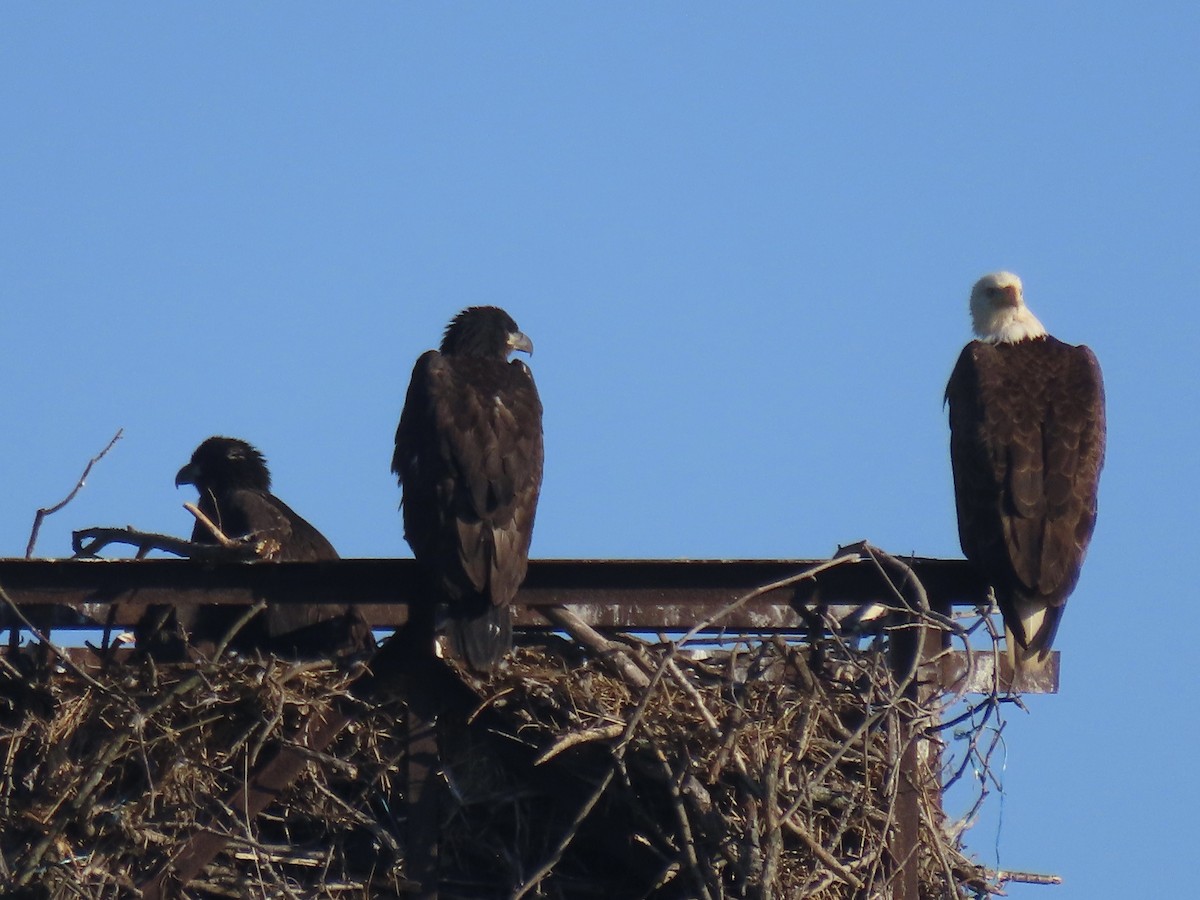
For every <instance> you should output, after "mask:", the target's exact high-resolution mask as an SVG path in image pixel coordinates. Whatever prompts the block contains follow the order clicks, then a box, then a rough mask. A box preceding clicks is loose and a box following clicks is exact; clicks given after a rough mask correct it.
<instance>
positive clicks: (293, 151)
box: [0, 3, 1200, 898]
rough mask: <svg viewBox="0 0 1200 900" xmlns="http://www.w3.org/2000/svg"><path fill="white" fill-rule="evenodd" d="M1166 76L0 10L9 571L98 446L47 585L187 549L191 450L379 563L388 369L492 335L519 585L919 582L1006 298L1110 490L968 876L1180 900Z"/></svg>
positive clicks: (260, 10)
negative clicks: (508, 349) (680, 575)
mask: <svg viewBox="0 0 1200 900" xmlns="http://www.w3.org/2000/svg"><path fill="white" fill-rule="evenodd" d="M1197 38H1200V11H1198V9H1197V8H1196V7H1195V6H1194V5H1188V4H1182V3H1174V4H1172V3H1163V4H1155V5H1154V6H1153V7H1151V8H1141V9H1138V10H1136V11H1135V10H1134V9H1133V8H1132V7H1128V5H1126V4H1117V3H1095V4H1087V5H1082V4H1065V3H1062V4H1032V3H1014V4H1004V5H1002V6H1001V5H995V4H992V5H987V6H985V5H982V4H971V5H961V6H951V5H948V4H937V5H935V4H905V5H903V7H901V6H899V5H886V6H885V5H882V4H877V5H874V6H872V5H867V4H839V5H837V6H834V7H832V8H830V9H827V10H824V11H815V10H811V9H807V8H804V7H802V6H801V5H799V4H794V5H793V4H759V5H756V6H746V5H740V4H739V5H733V4H729V5H716V4H707V3H653V4H637V5H634V4H607V5H600V4H563V3H559V4H550V3H526V4H520V5H516V4H513V5H509V4H505V5H501V4H495V5H484V4H420V5H417V4H401V3H391V4H379V3H361V4H353V5H348V4H341V5H334V4H287V5H283V4H264V3H258V4H238V5H236V6H234V5H232V4H141V3H128V4H122V5H116V6H114V5H91V6H81V5H55V6H49V5H43V4H32V3H11V4H5V5H4V7H3V8H2V9H0V109H2V110H3V113H2V114H0V115H2V117H3V118H2V121H3V123H4V128H3V131H4V138H3V140H2V141H0V195H2V196H3V202H2V203H0V298H2V304H3V306H2V309H3V320H2V321H3V327H2V328H0V342H2V343H0V371H2V372H3V378H4V383H5V384H6V385H7V390H6V391H5V392H4V395H3V399H2V400H0V409H2V410H3V417H4V421H5V422H6V423H8V425H7V428H6V438H7V439H6V440H4V441H3V442H0V471H3V472H4V473H6V475H5V484H6V488H5V500H4V503H3V504H2V508H0V553H4V554H7V555H13V556H17V555H20V554H21V553H22V552H23V551H24V546H25V541H26V539H27V538H28V534H29V528H30V524H31V522H32V518H33V513H34V510H36V508H37V507H39V506H43V505H47V504H49V503H52V502H55V501H57V500H58V499H60V498H61V497H62V495H63V494H64V493H65V492H66V491H67V490H69V488H70V487H71V485H73V484H74V481H75V479H76V477H77V476H78V474H79V471H80V470H81V468H82V466H83V464H84V463H85V462H86V460H87V458H88V457H89V456H91V455H92V454H93V453H95V452H96V451H98V450H99V449H100V448H101V447H103V446H104V444H105V443H106V442H107V441H108V439H109V437H110V436H111V435H112V433H113V432H114V431H116V429H117V428H118V427H123V428H124V429H125V439H124V440H123V441H122V442H121V443H120V444H119V445H118V447H117V448H116V449H115V450H114V451H113V453H112V454H111V455H110V456H109V457H108V458H107V459H105V460H104V461H103V463H102V464H101V466H100V467H99V468H98V470H97V471H96V472H95V473H94V475H93V477H92V479H91V481H90V483H89V484H88V486H87V489H86V490H85V491H84V493H83V494H82V495H81V496H80V497H79V498H78V500H77V501H76V502H75V503H73V504H72V505H71V506H70V507H68V508H67V510H65V511H64V512H62V513H60V514H59V515H58V516H56V517H54V518H52V519H50V520H49V521H48V522H47V524H46V526H45V528H44V530H43V536H42V539H41V543H40V545H39V551H40V552H41V553H43V554H47V555H65V554H67V553H68V552H69V540H70V531H71V530H72V529H73V528H79V527H84V526H87V525H94V524H134V525H136V526H138V527H141V528H146V529H151V530H162V531H170V532H175V533H186V532H187V531H188V530H189V529H190V527H191V523H190V519H189V517H188V516H187V515H186V513H184V512H183V510H182V509H181V508H180V504H181V503H182V502H183V501H184V500H190V499H191V495H189V494H187V493H185V492H183V491H176V490H175V489H174V488H173V486H172V481H173V476H174V473H175V471H176V470H177V469H178V468H179V466H180V465H182V463H183V462H185V461H186V460H187V458H188V456H189V454H190V453H191V451H192V449H193V448H194V447H195V445H196V444H197V443H199V441H200V440H202V439H203V438H205V437H207V436H208V435H210V434H215V433H223V434H232V435H236V436H239V437H244V438H246V439H248V440H250V441H252V442H253V443H255V444H256V445H258V446H259V447H260V448H261V449H262V450H263V451H264V452H265V453H266V454H267V456H268V458H269V459H270V461H271V464H272V470H273V472H274V475H275V483H276V488H277V490H278V492H279V493H280V494H281V495H282V496H283V497H285V498H286V499H287V500H288V502H289V503H290V504H291V505H293V506H294V507H295V508H296V509H297V510H298V511H300V512H301V513H302V514H304V515H305V516H306V517H308V518H310V519H311V520H312V521H313V522H314V523H316V524H317V525H318V526H319V527H320V528H321V529H322V530H323V531H324V532H325V533H326V534H327V535H328V536H329V537H330V538H331V540H333V542H334V544H335V545H336V546H337V547H338V548H339V550H340V551H341V552H342V553H343V555H347V556H392V555H405V556H407V555H408V549H407V547H406V546H405V544H404V542H403V539H402V536H401V529H400V524H399V517H398V515H397V511H396V505H397V501H398V498H399V494H398V489H397V488H396V485H395V482H394V479H393V478H392V477H391V475H390V474H389V472H388V464H389V461H390V453H391V446H390V445H391V439H392V433H393V430H394V428H395V423H396V420H397V418H398V415H399V411H400V406H401V403H402V401H403V396H404V390H405V388H406V385H407V382H408V376H409V373H410V371H411V367H412V363H413V361H414V360H415V359H416V357H417V355H418V354H419V353H420V352H421V351H423V350H425V349H427V348H429V347H431V346H434V345H436V343H437V341H438V339H439V337H440V333H441V329H442V328H443V327H444V325H445V323H446V321H447V320H448V319H449V318H450V316H451V315H452V314H453V313H455V312H456V311H457V310H459V309H460V308H462V307H464V306H468V305H474V304H481V303H490V304H498V305H502V306H504V307H505V308H506V309H508V310H509V312H510V313H512V315H513V316H514V318H515V319H516V320H517V322H518V323H519V324H520V325H521V327H522V329H523V330H524V331H526V332H527V333H528V334H529V335H530V336H531V337H532V339H533V341H534V343H535V345H536V353H535V355H534V357H533V359H532V361H531V365H532V367H533V369H534V372H535V375H536V377H537V379H538V383H539V386H540V389H541V392H542V397H543V401H544V403H545V406H546V419H545V427H546V448H547V449H546V452H547V467H546V478H545V487H544V491H543V498H542V505H541V508H540V511H539V516H538V526H537V532H536V535H535V539H534V555H535V556H542V557H620V556H633V557H819V556H826V555H828V554H830V553H832V552H833V551H834V549H835V548H836V547H837V545H838V544H844V543H849V542H851V541H854V540H857V539H860V538H868V539H870V540H871V541H873V542H874V543H876V544H878V545H879V546H882V547H884V548H886V549H889V550H891V551H893V552H897V553H905V552H913V551H915V552H917V553H920V554H923V555H932V556H956V555H958V554H959V548H958V544H957V534H956V529H955V522H954V510H953V499H952V494H951V483H950V476H949V466H948V460H947V428H946V422H945V413H944V410H943V409H942V404H941V397H942V391H943V389H944V386H945V381H946V378H947V376H948V375H949V372H950V369H951V367H952V365H953V363H954V360H955V358H956V357H957V354H958V351H959V349H960V348H961V346H962V344H963V343H964V342H965V341H966V340H968V338H969V336H970V335H969V324H968V317H967V305H966V300H967V294H968V291H969V289H970V286H971V283H972V282H973V281H974V280H975V279H976V278H977V277H978V276H979V275H981V274H983V273H984V272H987V271H990V270H993V269H998V268H1008V269H1012V270H1014V271H1016V272H1018V273H1019V274H1020V275H1021V276H1022V277H1023V279H1024V281H1025V288H1026V299H1027V301H1028V303H1029V305H1030V306H1031V308H1033V310H1034V311H1035V312H1036V313H1037V314H1038V316H1039V317H1040V318H1041V319H1042V321H1043V322H1044V323H1045V324H1046V325H1047V327H1048V328H1049V329H1050V331H1051V332H1052V333H1054V334H1055V335H1056V336H1058V337H1060V338H1062V339H1064V340H1068V341H1071V342H1073V343H1078V342H1086V343H1087V344H1089V345H1090V346H1091V347H1092V348H1093V349H1094V350H1095V351H1096V353H1097V354H1098V356H1099V358H1100V361H1101V364H1102V366H1103V368H1104V371H1105V376H1106V382H1107V389H1108V402H1109V429H1110V439H1109V456H1108V465H1107V468H1106V470H1105V473H1104V479H1103V482H1102V492H1101V509H1100V519H1099V526H1098V529H1097V532H1096V537H1095V540H1094V542H1093V544H1092V550H1091V554H1090V556H1089V559H1088V565H1087V566H1086V568H1085V570H1084V575H1083V579H1082V581H1081V583H1080V585H1079V588H1078V590H1077V592H1076V595H1075V597H1074V598H1073V600H1072V602H1071V604H1070V607H1069V609H1068V611H1067V614H1066V618H1065V621H1064V625H1063V627H1062V630H1061V632H1060V635H1059V641H1058V646H1059V647H1060V648H1061V649H1062V651H1063V654H1064V658H1063V689H1062V693H1061V694H1059V695H1058V696H1056V697H1051V698H1032V699H1031V700H1030V702H1029V706H1030V710H1031V713H1030V715H1028V716H1026V715H1024V714H1016V715H1010V720H1011V722H1010V725H1009V728H1008V730H1007V731H1006V736H1007V749H1008V760H1007V769H1006V772H1005V783H1006V788H1007V793H1006V796H1005V799H1004V809H1003V817H1002V818H1003V821H1002V825H998V822H999V819H1000V817H999V815H998V813H997V812H995V811H993V813H992V814H991V815H990V817H989V818H988V819H987V820H985V822H984V823H981V825H980V826H979V828H977V829H976V831H975V832H973V833H972V836H971V844H972V846H973V847H974V848H975V849H976V850H977V851H978V852H979V854H980V857H981V858H982V859H983V860H984V861H986V862H989V863H994V861H995V859H994V845H995V843H996V840H997V834H996V829H997V827H1000V831H999V846H1000V854H1001V856H1000V861H1001V863H1002V865H1004V866H1006V867H1009V868H1017V869H1032V870H1040V871H1054V872H1059V873H1061V874H1063V875H1064V876H1065V878H1066V884H1065V885H1064V886H1063V887H1061V888H1044V887H1043V888H1032V887H1025V888H1022V887H1019V886H1014V887H1012V888H1011V890H1010V895H1011V896H1013V897H1018V898H1021V897H1048V896H1053V897H1056V898H1096V897H1124V896H1133V895H1141V896H1158V895H1163V896H1172V895H1178V894H1179V893H1180V892H1181V891H1183V890H1186V889H1185V888H1183V887H1182V885H1186V884H1189V883H1191V882H1192V880H1193V879H1192V875H1191V868H1192V867H1191V858H1192V856H1193V855H1194V854H1193V850H1192V848H1193V846H1194V844H1195V841H1196V838H1197V836H1198V835H1197V828H1196V825H1195V810H1196V808H1197V801H1198V799H1200V798H1198V797H1197V790H1196V786H1195V781H1194V779H1192V778H1190V777H1188V776H1189V775H1190V769H1191V766H1192V765H1193V764H1194V760H1195V750H1194V747H1195V744H1196V741H1197V740H1198V739H1200V734H1197V725H1196V722H1195V719H1196V716H1195V713H1196V711H1197V678H1196V674H1195V672H1196V669H1195V659H1194V657H1195V651H1194V649H1191V648H1190V647H1191V642H1188V641H1178V640H1172V638H1173V637H1174V634H1173V633H1172V632H1174V631H1177V630H1178V629H1179V627H1180V624H1183V625H1184V626H1185V627H1186V625H1187V624H1189V623H1190V622H1191V617H1190V616H1188V615H1186V614H1185V603H1187V602H1188V599H1189V597H1188V595H1189V593H1190V589H1189V585H1190V583H1191V577H1192V569H1193V565H1192V563H1193V555H1194V553H1195V550H1194V543H1195V541H1194V529H1195V515H1194V513H1195V509H1196V505H1197V501H1198V500H1200V496H1198V493H1200V492H1198V491H1197V488H1196V485H1195V481H1194V479H1192V478H1191V477H1190V475H1189V474H1188V470H1187V468H1186V466H1187V463H1186V462H1185V461H1183V459H1182V458H1183V457H1186V456H1189V455H1190V454H1191V448H1194V447H1195V446H1196V444H1197V442H1198V440H1200V433H1198V432H1200V429H1198V428H1197V417H1196V415H1195V411H1194V410H1195V404H1196V402H1197V396H1198V388H1200V384H1198V381H1200V379H1198V377H1197V376H1198V374H1200V373H1198V371H1197V363H1196V352H1195V344H1196V339H1197V337H1200V328H1198V327H1197V326H1198V325H1200V314H1198V312H1197V307H1196V303H1195V293H1196V289H1197V284H1198V283H1200V279H1198V278H1197V264H1196V261H1197V259H1200V253H1198V251H1200V221H1198V219H1200V213H1198V212H1197V210H1200V185H1198V183H1197V175H1196V158H1197V148H1198V147H1200V125H1198V124H1197V123H1198V122H1200V115H1198V113H1200V109H1198V107H1197V84H1200V61H1198V56H1200V54H1197V52H1196V47H1197ZM1181 463H1182V464H1181ZM1177 623H1179V624H1177ZM1185 766H1186V767H1187V768H1186V769H1185Z"/></svg>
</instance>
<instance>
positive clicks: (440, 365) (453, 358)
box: [392, 306, 542, 672]
mask: <svg viewBox="0 0 1200 900" xmlns="http://www.w3.org/2000/svg"><path fill="white" fill-rule="evenodd" d="M516 350H521V351H524V352H525V353H529V354H532V353H533V344H532V342H530V340H529V338H527V337H526V336H525V335H524V334H522V333H521V332H520V331H519V330H518V329H517V323H516V322H514V321H513V320H512V318H511V317H510V316H509V315H508V313H506V312H505V311H504V310H502V309H497V308H496V307H494V306H476V307H472V308H470V309H466V310H463V311H462V312H461V313H459V314H458V315H457V316H456V317H455V318H454V319H453V320H452V321H451V322H450V324H449V325H448V326H447V328H446V333H445V335H444V336H443V338H442V345H441V349H440V350H429V351H427V352H426V353H424V354H422V355H421V357H420V358H419V359H418V360H417V364H416V366H415V367H414V369H413V374H412V381H411V382H410V383H409V386H408V396H407V398H406V399H405V401H404V411H403V413H401V415H400V425H399V427H397V429H396V449H395V453H394V455H393V456H392V471H393V472H395V473H396V475H397V476H398V477H399V480H400V484H401V486H402V487H403V497H404V499H403V501H402V508H403V512H404V537H405V538H406V539H407V540H408V543H409V545H410V546H411V547H412V549H413V554H414V555H415V556H416V558H417V562H418V563H420V564H421V566H422V567H423V568H424V569H425V571H426V572H427V573H428V574H429V576H430V579H431V582H432V585H433V587H434V589H435V590H436V591H437V592H438V594H439V597H438V598H437V599H438V600H441V601H444V602H445V603H446V604H447V605H448V610H449V619H448V622H447V632H448V634H449V637H450V639H451V646H452V647H453V648H454V652H455V655H456V656H458V657H460V658H462V659H465V661H466V662H467V664H468V665H470V666H471V667H472V668H473V669H475V670H477V671H481V672H486V671H488V670H490V669H491V668H492V667H493V666H494V665H495V664H496V663H497V662H498V661H499V660H500V659H501V658H502V657H503V656H504V654H505V653H507V652H508V650H509V649H511V647H512V617H511V613H510V611H509V609H508V605H509V603H510V602H512V599H513V596H514V595H515V594H516V592H517V588H518V587H520V585H521V582H522V581H523V580H524V579H525V569H526V566H527V564H528V561H529V541H530V539H531V537H532V536H533V518H534V514H535V513H536V512H537V502H538V493H539V492H540V490H541V485H542V402H541V400H540V399H539V398H538V392H537V388H536V387H535V386H534V384H533V374H532V373H531V372H530V371H529V367H528V366H526V365H525V364H524V363H523V362H520V361H518V360H513V361H511V362H510V361H509V359H508V357H509V354H510V353H512V352H513V351H516Z"/></svg>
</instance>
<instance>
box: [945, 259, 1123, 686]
mask: <svg viewBox="0 0 1200 900" xmlns="http://www.w3.org/2000/svg"><path fill="white" fill-rule="evenodd" d="M971 320H972V325H973V327H974V331H975V334H976V335H977V338H978V339H977V340H974V341H971V342H970V343H969V344H967V346H966V347H964V348H963V351H962V354H961V355H960V356H959V358H958V364H957V365H956V366H955V367H954V373H953V374H952V375H951V376H950V383H949V384H948V385H947V386H946V402H947V403H948V404H949V406H950V461H951V465H952V468H953V471H954V494H955V499H956V502H957V507H958V534H959V541H960V542H961V543H962V549H963V553H964V554H965V555H966V557H967V559H969V560H971V561H972V562H973V563H975V564H976V565H977V566H979V568H980V569H981V570H982V572H983V574H984V576H985V577H986V578H987V580H988V581H989V582H990V583H991V585H992V588H993V590H994V591H995V594H996V602H997V603H998V605H999V606H1000V612H1001V613H1002V615H1003V616H1004V625H1005V631H1006V634H1007V641H1008V653H1009V657H1010V659H1011V660H1012V662H1013V668H1014V671H1015V673H1016V679H1017V683H1018V685H1019V683H1020V681H1021V678H1022V674H1023V673H1025V672H1035V671H1037V670H1039V669H1041V668H1042V667H1043V666H1044V665H1045V664H1046V660H1047V659H1048V658H1049V655H1050V646H1051V644H1052V642H1053V641H1054V635H1055V632H1057V631H1058V625H1059V621H1060V620H1061V618H1062V613H1063V607H1064V605H1065V604H1066V602H1067V597H1068V596H1070V594H1071V591H1072V590H1074V589H1075V584H1076V582H1078V580H1079V571H1080V568H1081V567H1082V565H1083V558H1084V555H1085V554H1086V553H1087V547H1088V542H1089V541H1090V540H1091V537H1092V529H1093V528H1094V527H1095V525H1096V489H1097V486H1098V484H1099V481H1100V469H1101V467H1102V466H1103V465H1104V442H1105V422H1104V384H1103V381H1102V379H1101V376H1100V366H1099V364H1098V363H1097V362H1096V356H1095V354H1093V353H1092V351H1091V350H1089V349H1088V348H1087V347H1084V346H1078V347H1076V346H1072V345H1070V344H1064V343H1063V342H1062V341H1059V340H1055V339H1054V338H1053V337H1051V336H1050V335H1049V334H1047V333H1046V329H1045V328H1044V327H1043V326H1042V323H1041V322H1039V321H1038V320H1037V319H1036V318H1035V317H1034V315H1033V313H1032V312H1030V311H1029V308H1028V307H1026V306H1025V300H1024V297H1023V296H1022V288H1021V279H1019V278H1018V277H1017V276H1016V275H1013V274H1012V273H1011V272H994V273H992V274H990V275H985V276H984V277H983V278H981V279H979V281H978V282H976V284H975V287H974V288H973V289H972V291H971Z"/></svg>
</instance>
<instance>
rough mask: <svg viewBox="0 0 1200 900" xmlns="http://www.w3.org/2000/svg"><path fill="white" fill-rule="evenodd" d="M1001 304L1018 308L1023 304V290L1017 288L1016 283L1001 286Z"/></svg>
mask: <svg viewBox="0 0 1200 900" xmlns="http://www.w3.org/2000/svg"><path fill="white" fill-rule="evenodd" d="M1000 298H1001V299H1000V305H1001V306H1011V307H1013V308H1014V309H1016V308H1017V307H1018V306H1020V305H1021V292H1020V291H1018V290H1017V286H1016V285H1015V284H1007V285H1005V286H1004V287H1002V288H1000Z"/></svg>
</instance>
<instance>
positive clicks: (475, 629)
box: [446, 603, 513, 673]
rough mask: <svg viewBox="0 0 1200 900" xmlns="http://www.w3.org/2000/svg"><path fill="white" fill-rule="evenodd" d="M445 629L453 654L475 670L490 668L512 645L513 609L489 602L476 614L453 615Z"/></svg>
mask: <svg viewBox="0 0 1200 900" xmlns="http://www.w3.org/2000/svg"><path fill="white" fill-rule="evenodd" d="M446 632H447V635H448V637H449V638H450V646H451V647H452V648H453V650H454V655H455V656H456V657H458V658H459V659H461V660H463V661H464V662H466V663H467V665H468V666H470V667H471V668H472V669H474V670H475V671H477V672H485V673H486V672H490V671H491V670H492V669H494V668H495V667H496V664H497V663H498V662H500V660H501V659H503V658H504V655H505V654H506V653H508V651H509V650H511V649H512V641H513V637H512V612H511V611H510V610H509V608H508V607H507V606H495V605H493V604H491V603H489V604H487V606H486V608H485V609H483V610H482V611H481V612H478V613H476V614H475V615H470V616H453V615H452V616H451V617H450V620H449V621H448V622H447V623H446Z"/></svg>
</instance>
